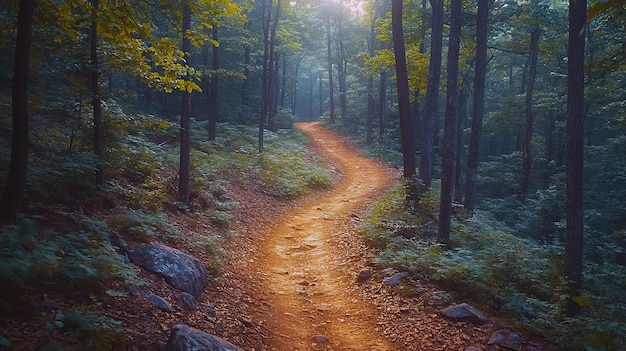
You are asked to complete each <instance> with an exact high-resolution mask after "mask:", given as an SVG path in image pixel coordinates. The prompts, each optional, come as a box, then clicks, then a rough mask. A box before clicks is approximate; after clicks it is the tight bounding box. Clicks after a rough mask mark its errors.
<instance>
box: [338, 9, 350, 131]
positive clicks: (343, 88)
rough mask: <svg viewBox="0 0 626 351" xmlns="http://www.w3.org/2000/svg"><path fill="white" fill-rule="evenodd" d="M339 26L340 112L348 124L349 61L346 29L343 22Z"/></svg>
mask: <svg viewBox="0 0 626 351" xmlns="http://www.w3.org/2000/svg"><path fill="white" fill-rule="evenodd" d="M337 26H338V30H337V33H338V36H339V38H338V40H339V62H338V64H337V78H338V79H339V112H340V114H341V120H342V122H343V123H346V122H347V120H346V118H347V114H348V101H347V97H348V94H347V89H348V88H347V85H346V84H347V83H346V70H347V66H348V61H347V60H346V50H345V48H344V28H343V20H341V19H340V20H339V23H338V24H337Z"/></svg>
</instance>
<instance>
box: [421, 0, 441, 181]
mask: <svg viewBox="0 0 626 351" xmlns="http://www.w3.org/2000/svg"><path fill="white" fill-rule="evenodd" d="M430 5H431V7H432V11H433V20H432V28H431V34H430V62H429V71H428V83H427V88H426V100H425V102H424V113H423V116H422V128H421V130H422V138H421V147H420V164H419V179H420V181H421V183H422V184H423V187H424V188H423V189H422V190H423V191H425V190H426V189H429V188H430V184H431V182H432V177H433V157H434V152H433V143H434V139H435V114H436V113H437V102H438V100H439V81H440V79H441V53H442V49H443V44H442V42H443V0H430Z"/></svg>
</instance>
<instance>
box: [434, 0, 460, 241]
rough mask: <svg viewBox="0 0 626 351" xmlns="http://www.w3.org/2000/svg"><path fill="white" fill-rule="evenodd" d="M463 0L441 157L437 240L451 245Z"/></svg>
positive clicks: (454, 16) (453, 29)
mask: <svg viewBox="0 0 626 351" xmlns="http://www.w3.org/2000/svg"><path fill="white" fill-rule="evenodd" d="M462 10H463V0H452V1H451V3H450V39H449V46H448V73H447V79H446V115H445V116H446V117H445V124H444V130H443V140H442V143H443V145H442V146H443V149H442V154H441V195H440V204H439V228H438V232H437V241H439V243H441V244H444V245H448V243H449V242H450V217H451V215H452V182H453V180H454V160H455V151H456V150H455V144H456V138H457V131H456V128H457V125H456V122H457V121H456V119H457V118H458V116H457V112H458V111H457V98H458V96H457V95H458V75H459V47H460V43H461V22H462V18H461V16H462Z"/></svg>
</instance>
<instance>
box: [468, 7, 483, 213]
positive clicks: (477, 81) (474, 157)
mask: <svg viewBox="0 0 626 351" xmlns="http://www.w3.org/2000/svg"><path fill="white" fill-rule="evenodd" d="M488 19H489V0H478V16H477V17H476V63H475V64H476V66H475V67H474V96H473V98H474V100H473V103H472V126H471V132H470V141H469V148H468V152H467V170H466V175H465V202H464V206H465V209H467V211H468V212H469V213H470V214H473V213H474V207H475V206H476V179H477V176H478V154H479V148H480V137H481V134H482V130H483V113H484V108H485V80H486V76H487V28H488V27H487V25H488Z"/></svg>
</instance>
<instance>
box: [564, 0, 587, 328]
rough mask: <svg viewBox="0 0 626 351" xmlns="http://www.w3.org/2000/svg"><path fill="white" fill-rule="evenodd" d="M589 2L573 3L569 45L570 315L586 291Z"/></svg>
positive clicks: (567, 188) (567, 253) (567, 236)
mask: <svg viewBox="0 0 626 351" xmlns="http://www.w3.org/2000/svg"><path fill="white" fill-rule="evenodd" d="M586 23H587V1H586V0H570V2H569V39H568V45H567V57H568V60H567V126H566V130H567V140H566V144H567V146H566V149H567V151H566V152H567V155H566V162H565V163H566V166H565V167H566V172H565V173H566V175H565V198H566V202H567V205H566V225H565V267H564V273H565V279H566V281H567V293H568V295H569V297H570V299H569V301H568V304H567V306H566V309H567V314H568V315H570V316H574V315H577V314H579V313H580V306H579V305H578V304H576V302H574V301H573V300H572V298H573V297H575V296H578V295H580V292H581V290H582V270H583V230H584V229H583V150H584V136H585V134H584V107H585V73H584V63H585V26H586Z"/></svg>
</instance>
